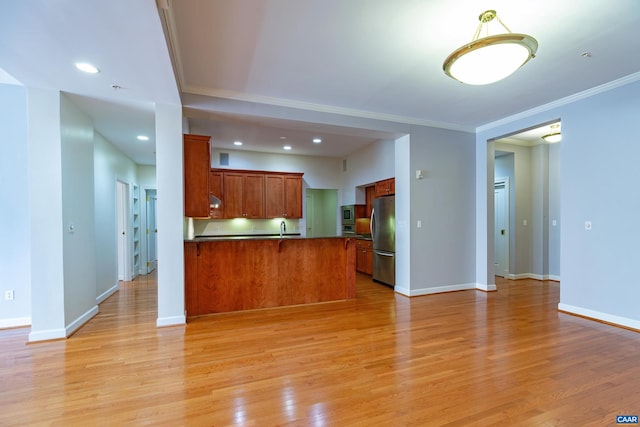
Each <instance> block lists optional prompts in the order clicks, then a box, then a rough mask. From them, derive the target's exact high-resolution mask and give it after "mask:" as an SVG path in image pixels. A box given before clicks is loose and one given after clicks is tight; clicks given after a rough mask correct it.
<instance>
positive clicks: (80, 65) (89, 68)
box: [75, 62, 100, 74]
mask: <svg viewBox="0 0 640 427" xmlns="http://www.w3.org/2000/svg"><path fill="white" fill-rule="evenodd" d="M75 66H76V68H77V69H78V70H80V71H84V72H85V73H89V74H96V73H99V72H100V70H98V69H97V68H96V67H95V66H94V65H91V64H89V63H87V62H76V63H75Z"/></svg>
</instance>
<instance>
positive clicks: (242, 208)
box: [222, 172, 265, 218]
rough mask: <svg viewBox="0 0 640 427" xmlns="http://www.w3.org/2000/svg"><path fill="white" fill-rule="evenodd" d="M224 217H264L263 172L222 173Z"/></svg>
mask: <svg viewBox="0 0 640 427" xmlns="http://www.w3.org/2000/svg"><path fill="white" fill-rule="evenodd" d="M222 181H223V182H222V183H223V193H224V199H223V201H222V203H223V204H224V217H225V218H264V217H265V216H264V196H265V194H264V174H258V173H247V172H224V173H223V179H222Z"/></svg>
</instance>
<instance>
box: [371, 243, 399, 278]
mask: <svg viewBox="0 0 640 427" xmlns="http://www.w3.org/2000/svg"><path fill="white" fill-rule="evenodd" d="M373 280H375V281H377V282H381V283H384V284H387V285H389V286H395V285H396V254H395V253H393V252H384V251H376V250H374V251H373Z"/></svg>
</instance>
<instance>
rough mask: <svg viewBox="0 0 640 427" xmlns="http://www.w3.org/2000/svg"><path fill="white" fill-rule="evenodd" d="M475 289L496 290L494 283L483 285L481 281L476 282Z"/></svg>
mask: <svg viewBox="0 0 640 427" xmlns="http://www.w3.org/2000/svg"><path fill="white" fill-rule="evenodd" d="M476 289H478V290H479V291H484V292H493V291H497V290H498V288H497V287H496V284H495V283H493V284H488V285H485V284H483V283H476Z"/></svg>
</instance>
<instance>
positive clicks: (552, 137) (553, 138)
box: [542, 123, 562, 144]
mask: <svg viewBox="0 0 640 427" xmlns="http://www.w3.org/2000/svg"><path fill="white" fill-rule="evenodd" d="M542 139H544V140H545V141H547V142H548V143H551V144H553V143H555V142H560V141H562V132H560V125H559V124H557V123H556V124H553V125H551V133H548V134H546V135H543V136H542Z"/></svg>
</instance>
